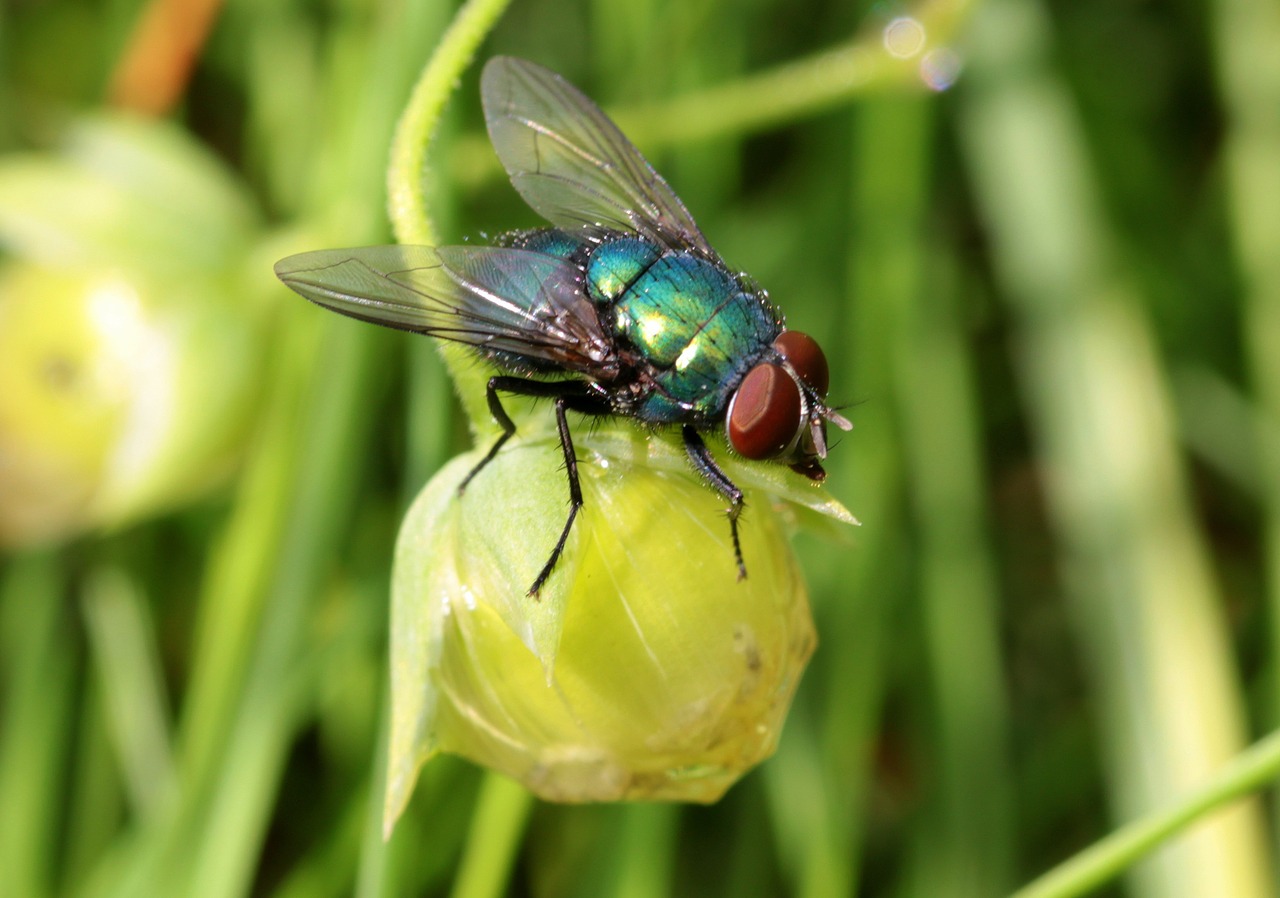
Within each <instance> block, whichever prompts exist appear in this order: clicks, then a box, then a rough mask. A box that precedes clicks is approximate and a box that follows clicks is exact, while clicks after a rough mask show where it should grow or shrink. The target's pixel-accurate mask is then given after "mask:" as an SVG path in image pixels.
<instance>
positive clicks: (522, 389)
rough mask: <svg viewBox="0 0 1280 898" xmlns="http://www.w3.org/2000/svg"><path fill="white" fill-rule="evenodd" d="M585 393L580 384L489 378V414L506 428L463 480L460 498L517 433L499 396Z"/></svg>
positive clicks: (575, 382) (486, 397)
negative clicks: (505, 394) (507, 394)
mask: <svg viewBox="0 0 1280 898" xmlns="http://www.w3.org/2000/svg"><path fill="white" fill-rule="evenodd" d="M584 389H585V387H584V385H583V384H582V383H581V382H580V381H576V380H561V381H545V380H530V379H529V378H526V377H507V376H504V375H497V376H494V377H491V378H489V383H488V386H487V387H486V388H485V399H487V400H488V402H489V414H490V415H492V416H493V420H494V421H496V422H498V426H499V427H501V428H502V433H501V434H499V435H498V438H497V439H496V440H494V442H493V445H492V446H490V447H489V451H488V452H486V453H485V454H484V458H482V459H480V462H479V463H478V464H477V465H476V466H475V467H474V468H472V469H471V472H470V473H468V474H467V476H466V477H464V478H462V483H460V484H458V495H462V494H463V493H464V492H466V489H467V486H468V485H469V484H470V483H471V481H472V480H474V479H475V476H476V475H477V474H479V473H480V471H481V470H482V469H483V468H484V466H485V465H487V464H489V462H491V461H493V459H494V456H496V455H497V454H498V450H499V449H501V448H502V446H503V444H505V443H506V442H507V440H509V439H511V437H512V436H513V435H514V434H515V432H516V425H515V422H514V421H512V420H511V416H510V415H508V414H507V410H506V409H505V408H503V406H502V400H501V399H499V398H498V393H510V394H511V395H513V396H534V397H552V396H554V397H559V396H579V395H583V391H584Z"/></svg>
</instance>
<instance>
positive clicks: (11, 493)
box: [0, 120, 261, 545]
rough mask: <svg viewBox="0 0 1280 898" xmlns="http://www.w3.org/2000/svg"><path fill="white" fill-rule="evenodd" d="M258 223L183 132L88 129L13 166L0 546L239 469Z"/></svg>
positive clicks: (2, 178)
mask: <svg viewBox="0 0 1280 898" xmlns="http://www.w3.org/2000/svg"><path fill="white" fill-rule="evenodd" d="M252 225H253V217H252V214H251V212H250V211H249V209H248V206H247V203H246V202H245V201H244V199H243V197H242V196H241V195H240V193H239V191H238V189H237V188H236V186H235V184H234V182H232V181H231V180H230V179H229V177H228V176H227V175H226V174H225V172H223V171H222V169H221V168H220V167H219V166H218V165H217V163H216V162H215V161H214V160H212V159H211V158H210V157H209V156H208V155H207V154H205V153H204V152H203V151H201V150H200V148H199V147H197V146H195V145H194V144H193V143H192V142H191V141H190V139H189V138H187V137H185V136H184V135H183V134H182V133H181V132H178V131H175V130H173V129H171V128H169V127H167V126H162V125H158V124H154V123H145V122H138V121H132V120H121V121H115V120H110V121H108V120H100V121H94V122H91V123H86V124H84V125H82V126H80V127H78V128H76V129H74V130H73V131H72V133H71V135H70V137H69V140H68V143H67V146H66V148H64V151H63V152H62V153H61V154H57V155H54V154H37V153H29V154H15V155H12V156H9V157H6V158H4V159H3V160H0V246H3V247H4V248H5V249H6V250H7V251H8V252H9V253H10V257H9V258H8V259H7V260H6V261H5V262H3V263H2V264H0V545H29V544H36V543H42V542H48V541H50V540H56V539H60V538H63V537H66V536H69V535H73V534H76V533H78V532H83V531H85V530H88V529H92V528H95V527H101V526H113V525H118V524H121V523H125V522H129V521H132V520H135V519H137V518H138V517H141V516H143V515H145V514H148V513H151V512H154V511H156V510H158V509H161V508H165V507H169V506H172V505H174V504H177V503H179V502H181V501H184V500H185V499H187V498H190V497H191V496H193V495H195V494H196V493H198V492H200V491H201V490H202V489H204V488H205V487H207V486H208V485H209V484H210V483H211V482H212V481H213V480H215V479H216V478H217V477H218V476H219V475H220V474H222V473H224V472H225V471H227V470H228V468H229V464H230V460H231V459H232V458H233V457H234V455H235V453H236V449H237V446H238V444H239V442H240V440H241V438H242V436H243V434H244V431H245V428H246V426H247V424H248V423H249V412H250V410H251V403H252V397H253V395H254V393H253V380H254V374H255V371H256V359H257V358H258V356H259V355H260V353H259V351H258V346H257V342H258V331H259V329H260V327H261V323H260V319H259V317H258V316H256V315H255V314H254V311H255V310H254V309H252V307H251V306H250V305H249V304H248V303H245V302H244V301H243V296H244V295H245V294H246V292H249V291H246V290H245V289H243V286H244V285H243V284H241V283H240V282H239V281H238V279H237V277H236V276H235V275H236V273H237V272H238V270H239V269H238V268H237V266H239V265H241V264H243V261H242V260H243V258H244V255H245V249H246V246H247V242H248V239H249V237H250V236H251V234H252V230H251V228H252Z"/></svg>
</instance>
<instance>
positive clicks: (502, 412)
mask: <svg viewBox="0 0 1280 898" xmlns="http://www.w3.org/2000/svg"><path fill="white" fill-rule="evenodd" d="M500 392H501V393H511V394H513V395H517V396H534V397H555V400H556V428H557V429H558V430H559V433H560V448H561V450H562V451H563V452H564V467H565V473H566V475H567V476H568V478H569V517H568V518H567V519H566V520H565V522H564V528H563V529H562V530H561V531H560V538H559V539H557V540H556V545H555V548H554V549H552V550H551V556H550V557H549V558H548V559H547V563H546V564H544V565H543V566H542V570H540V571H538V576H537V577H536V578H534V581H533V585H532V586H530V587H529V592H528V595H529V596H531V597H533V598H537V596H538V592H539V590H541V589H542V586H543V584H544V583H546V582H547V578H548V577H550V576H551V572H552V571H553V570H555V566H556V562H558V561H559V560H560V556H561V555H562V554H563V553H564V546H565V543H566V542H568V540H569V533H570V531H571V530H573V522H574V519H575V518H577V516H578V511H579V509H581V508H582V485H581V484H580V483H579V481H578V459H577V456H576V455H575V454H574V451H573V436H572V435H571V434H570V433H569V421H568V419H567V418H566V417H565V412H566V411H567V410H573V411H577V412H582V413H583V414H587V415H603V414H607V413H608V412H609V406H608V404H607V403H605V402H602V401H601V400H599V399H598V398H596V397H595V396H592V395H590V394H589V393H588V392H587V386H586V384H584V383H582V382H581V381H573V380H568V381H541V380H529V379H526V378H523V377H505V376H497V377H491V378H489V385H488V389H487V398H488V401H489V412H490V414H492V415H493V419H494V420H495V421H497V422H498V426H500V427H501V428H502V433H501V434H500V435H499V436H498V439H497V440H495V441H494V444H493V446H492V447H490V449H489V451H488V452H486V453H485V456H484V458H482V459H480V463H479V464H477V465H476V466H475V467H474V468H472V469H471V473H469V474H467V476H466V477H465V478H464V479H463V481H462V484H461V485H460V486H459V487H458V493H459V494H461V493H462V492H463V490H465V489H466V488H467V484H469V483H470V482H471V480H472V478H474V477H475V476H476V475H477V474H479V473H480V470H481V469H482V468H483V467H484V466H485V465H487V464H489V462H491V461H493V458H494V456H496V455H497V454H498V450H499V449H501V448H502V446H503V444H504V443H506V442H507V440H509V439H511V436H512V434H514V433H515V432H516V425H515V422H513V421H512V420H511V416H510V415H508V414H507V410H506V409H505V408H503V406H502V400H501V399H499V398H498V393H500Z"/></svg>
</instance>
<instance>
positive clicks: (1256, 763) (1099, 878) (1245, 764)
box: [1012, 731, 1280, 898]
mask: <svg viewBox="0 0 1280 898" xmlns="http://www.w3.org/2000/svg"><path fill="white" fill-rule="evenodd" d="M1278 776H1280V731H1276V732H1273V733H1272V734H1271V735H1269V736H1267V737H1265V738H1263V739H1262V740H1260V741H1258V742H1256V743H1254V745H1253V746H1252V747H1250V748H1248V749H1247V750H1245V751H1244V752H1242V753H1241V754H1239V755H1238V756H1237V757H1236V758H1235V760H1234V761H1232V762H1231V763H1230V764H1228V765H1227V766H1226V767H1224V768H1223V769H1222V770H1221V771H1220V772H1219V773H1218V774H1217V775H1216V776H1215V777H1214V778H1213V779H1212V780H1210V781H1209V783H1208V784H1207V785H1205V786H1204V787H1203V788H1201V789H1200V790H1198V791H1196V792H1193V793H1192V794H1191V795H1190V796H1188V797H1187V798H1186V799H1185V800H1184V801H1182V803H1180V804H1178V805H1175V806H1174V807H1171V808H1168V809H1166V810H1162V811H1158V812H1157V813H1154V814H1151V815H1148V816H1146V817H1143V818H1141V819H1139V820H1135V821H1133V822H1132V823H1129V824H1128V825H1126V826H1123V827H1121V828H1120V829H1118V830H1116V831H1115V832H1113V833H1112V834H1111V835H1109V836H1107V837H1106V838H1104V839H1101V840H1100V841H1097V842H1095V843H1093V844H1092V845H1090V846H1089V847H1088V848H1086V849H1085V850H1084V851H1082V852H1080V853H1079V854H1077V855H1075V856H1074V857H1072V858H1070V859H1069V860H1067V861H1065V862H1064V863H1062V864H1059V865H1058V866H1057V867H1054V868H1053V869H1052V870H1050V871H1049V872H1047V873H1045V874H1044V875H1042V876H1040V877H1038V878H1037V879H1036V880H1035V881H1033V882H1031V883H1029V884H1027V885H1026V886H1023V887H1022V888H1021V889H1019V890H1018V891H1017V892H1015V893H1014V894H1013V896H1012V898H1059V896H1062V898H1066V896H1073V895H1083V894H1085V893H1086V892H1088V891H1089V890H1090V889H1093V888H1096V887H1097V886H1099V885H1101V884H1102V883H1104V882H1106V881H1107V880H1109V879H1111V878H1113V877H1115V876H1117V875H1118V874H1120V873H1122V872H1123V871H1124V870H1125V869H1126V868H1128V867H1129V866H1131V865H1132V864H1133V863H1135V862H1136V861H1137V860H1139V859H1140V858H1141V857H1142V856H1143V855H1145V854H1147V853H1148V852H1150V851H1151V850H1152V849H1154V848H1156V847H1158V846H1159V845H1161V844H1162V843H1163V842H1164V841H1165V840H1167V839H1169V838H1170V837H1171V836H1173V835H1175V834H1176V833H1178V832H1180V831H1182V830H1184V829H1186V828H1187V827H1188V826H1190V825H1191V824H1192V823H1195V822H1196V821H1197V820H1200V819H1201V818H1203V817H1204V816H1205V815H1207V814H1208V813H1209V812H1210V811H1213V810H1215V809H1217V808H1221V807H1222V806H1223V805H1226V804H1228V803H1230V802H1232V801H1235V800H1236V799H1239V798H1241V797H1243V796H1245V795H1248V794H1249V793H1251V792H1254V791H1256V790H1258V789H1260V788H1262V787H1263V786H1266V785H1267V784H1268V783H1270V782H1271V781H1272V780H1274V779H1275V778H1276V777H1278Z"/></svg>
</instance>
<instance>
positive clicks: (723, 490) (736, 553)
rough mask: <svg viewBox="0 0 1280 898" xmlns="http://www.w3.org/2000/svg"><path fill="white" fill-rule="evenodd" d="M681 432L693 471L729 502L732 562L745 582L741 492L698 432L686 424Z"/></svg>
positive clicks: (739, 576)
mask: <svg viewBox="0 0 1280 898" xmlns="http://www.w3.org/2000/svg"><path fill="white" fill-rule="evenodd" d="M681 432H682V433H683V435H684V448H685V451H686V452H688V453H689V460H690V461H691V462H693V467H694V469H695V470H697V472H698V473H699V474H701V475H702V476H703V478H704V479H705V480H706V481H707V483H709V484H711V488H712V489H714V490H715V491H716V492H717V493H719V494H720V495H722V496H724V497H725V498H726V499H728V500H729V532H730V534H732V536H733V560H734V561H736V562H737V563H738V579H739V580H745V579H746V577H747V566H746V564H744V563H743V561H742V545H741V543H739V542H738V516H739V515H740V514H742V506H743V497H742V490H741V489H739V488H738V485H737V484H736V483H734V482H733V481H732V480H730V479H729V475H728V474H726V473H725V472H724V471H722V470H720V466H719V465H718V464H716V460H715V458H714V457H713V456H712V455H711V450H710V449H708V448H707V444H706V443H704V442H703V441H702V437H701V436H700V435H699V434H698V431H696V430H694V429H693V427H692V426H691V425H688V424H686V425H684V428H683V429H682V431H681Z"/></svg>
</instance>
